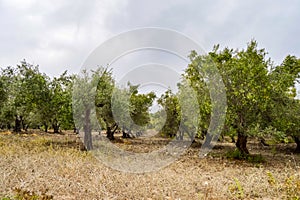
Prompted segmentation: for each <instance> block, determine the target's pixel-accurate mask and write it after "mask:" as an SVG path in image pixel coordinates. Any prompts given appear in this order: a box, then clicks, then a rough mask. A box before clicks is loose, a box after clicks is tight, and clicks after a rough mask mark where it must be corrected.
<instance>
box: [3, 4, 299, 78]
mask: <svg viewBox="0 0 300 200" xmlns="http://www.w3.org/2000/svg"><path fill="white" fill-rule="evenodd" d="M0 26H1V31H0V44H1V46H0V47H1V48H0V66H1V67H5V66H8V65H13V66H14V65H16V64H18V63H19V62H20V61H21V60H23V59H26V60H27V61H28V62H30V63H33V64H38V65H40V70H41V71H42V72H45V73H47V74H49V75H52V76H53V75H59V74H60V73H62V72H63V71H64V70H68V71H70V72H72V73H77V72H78V71H79V69H80V67H81V65H82V64H83V62H84V61H85V59H86V58H87V57H88V55H89V54H90V53H91V52H92V51H93V50H94V49H95V48H96V47H97V46H98V45H100V44H101V43H103V42H104V41H106V40H107V39H109V38H111V37H113V36H115V35H116V34H119V33H121V32H124V31H129V30H131V29H136V28H139V27H162V28H168V29H174V30H176V31H179V32H182V33H183V34H185V35H187V36H189V37H191V38H192V39H193V40H195V41H196V42H198V43H199V44H200V45H202V47H203V48H204V49H205V50H206V51H210V50H211V49H212V46H213V45H214V44H221V47H225V46H229V47H232V48H244V47H245V46H246V44H247V42H249V41H250V40H251V39H252V38H255V39H256V40H257V41H258V44H259V46H260V47H263V48H266V50H267V51H268V52H269V56H270V57H271V58H272V59H273V60H274V61H275V62H276V63H280V62H281V61H282V59H283V58H284V57H285V56H286V55H288V54H293V55H296V56H298V57H300V1H297V0H294V1H292V0H287V1H282V0H277V1H276V0H272V1H271V0H247V1H246V0H215V1H211V0H205V1H204V0H190V1H188V0H128V1H126V0H86V1H83V0H52V1H47V0H44V1H38V0H0Z"/></svg>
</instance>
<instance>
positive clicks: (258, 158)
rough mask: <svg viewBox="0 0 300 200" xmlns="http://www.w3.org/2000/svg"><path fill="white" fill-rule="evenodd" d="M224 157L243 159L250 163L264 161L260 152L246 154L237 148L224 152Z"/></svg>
mask: <svg viewBox="0 0 300 200" xmlns="http://www.w3.org/2000/svg"><path fill="white" fill-rule="evenodd" d="M226 158H228V159H234V160H245V161H248V162H250V163H264V162H265V159H264V157H263V156H262V155H261V154H258V155H247V154H243V153H241V152H240V151H239V150H238V149H235V150H233V151H228V152H227V153H226Z"/></svg>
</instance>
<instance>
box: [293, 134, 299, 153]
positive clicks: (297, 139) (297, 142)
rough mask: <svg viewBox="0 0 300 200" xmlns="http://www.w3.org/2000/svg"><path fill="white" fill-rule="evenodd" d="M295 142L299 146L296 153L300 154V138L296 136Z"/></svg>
mask: <svg viewBox="0 0 300 200" xmlns="http://www.w3.org/2000/svg"><path fill="white" fill-rule="evenodd" d="M294 140H295V142H296V144H297V146H296V149H295V153H300V137H297V136H295V137H294Z"/></svg>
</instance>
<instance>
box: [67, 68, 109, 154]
mask: <svg viewBox="0 0 300 200" xmlns="http://www.w3.org/2000/svg"><path fill="white" fill-rule="evenodd" d="M106 74H107V69H105V68H98V69H97V70H95V71H92V70H91V71H89V70H87V69H83V70H82V72H81V74H80V75H77V76H76V77H75V81H74V85H73V93H72V94H73V113H74V114H73V116H74V121H75V124H76V126H77V127H76V128H77V129H79V130H82V129H83V134H84V136H83V140H84V145H85V148H86V149H87V150H91V149H92V148H93V143H92V130H98V129H100V127H97V124H98V123H97V122H96V121H93V120H95V119H96V109H95V107H96V105H98V101H99V99H98V97H99V96H98V95H97V94H98V91H97V88H98V84H99V83H101V82H102V78H103V76H105V75H106ZM99 104H100V103H99Z"/></svg>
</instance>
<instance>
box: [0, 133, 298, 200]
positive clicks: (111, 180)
mask: <svg viewBox="0 0 300 200" xmlns="http://www.w3.org/2000/svg"><path fill="white" fill-rule="evenodd" d="M114 143H115V144H116V145H117V146H119V147H121V148H124V149H126V150H129V151H135V152H149V151H153V150H155V149H158V148H160V147H161V146H163V145H165V144H166V143H168V140H167V139H163V138H158V137H154V138H152V139H151V140H150V139H148V138H143V137H141V138H135V139H121V138H119V137H117V140H116V141H115V142H114ZM82 147H83V146H82V143H81V141H80V139H79V138H78V136H77V135H74V134H73V133H72V132H65V133H63V134H46V133H41V132H39V131H31V132H30V133H27V134H12V133H10V132H1V133H0V199H1V198H4V197H10V198H13V197H14V196H15V195H16V194H17V193H20V191H23V193H26V191H27V193H30V192H34V193H35V194H37V195H39V196H40V197H43V196H44V197H45V196H47V195H48V197H49V196H53V198H54V199H63V200H65V199H88V200H90V199H297V197H298V199H299V198H300V155H295V154H293V153H292V152H293V151H292V150H293V149H294V148H295V145H294V144H277V145H272V146H269V147H264V146H262V145H261V144H260V143H259V142H258V141H256V140H251V141H250V142H249V145H248V148H249V150H250V152H251V154H253V155H256V154H261V155H262V156H263V157H264V159H265V162H264V163H252V162H247V161H240V160H232V159H227V158H226V156H225V154H226V152H228V151H229V150H233V149H234V144H232V143H229V142H222V143H218V144H217V145H216V146H215V148H214V149H213V151H212V152H210V153H209V154H208V155H207V156H206V157H205V158H199V157H198V153H199V147H200V145H199V143H195V144H192V146H191V147H190V148H189V149H188V150H187V152H186V153H185V154H184V155H183V156H182V157H180V158H179V159H178V160H176V161H175V162H173V163H172V164H170V165H169V166H167V167H165V168H163V169H162V170H159V171H155V172H150V173H142V174H132V173H125V172H120V171H116V170H113V169H111V168H109V167H107V166H105V165H104V164H102V163H101V162H99V161H98V160H97V159H95V158H94V157H93V156H92V155H91V154H90V153H89V152H86V151H82ZM40 199H42V198H40Z"/></svg>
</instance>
